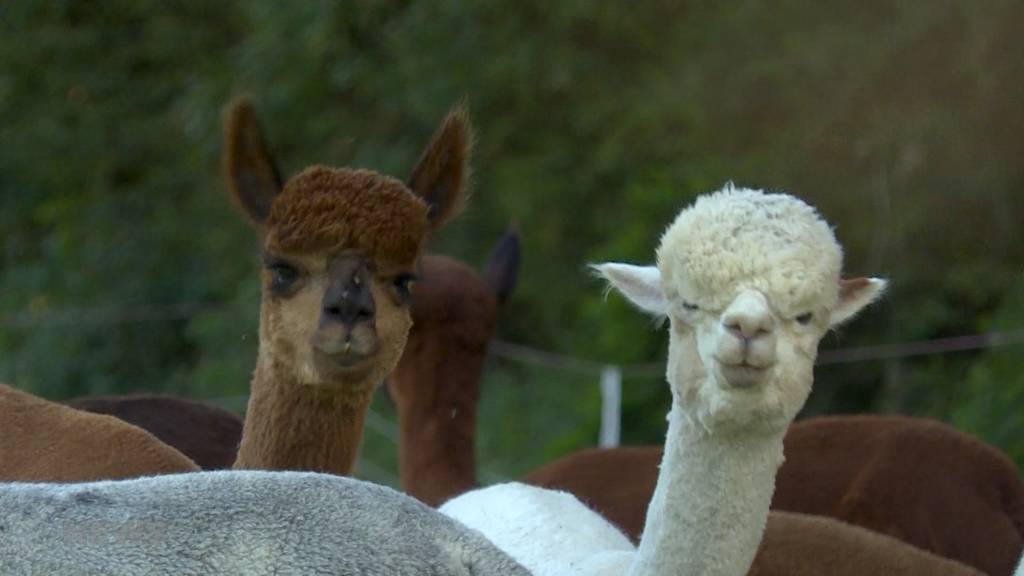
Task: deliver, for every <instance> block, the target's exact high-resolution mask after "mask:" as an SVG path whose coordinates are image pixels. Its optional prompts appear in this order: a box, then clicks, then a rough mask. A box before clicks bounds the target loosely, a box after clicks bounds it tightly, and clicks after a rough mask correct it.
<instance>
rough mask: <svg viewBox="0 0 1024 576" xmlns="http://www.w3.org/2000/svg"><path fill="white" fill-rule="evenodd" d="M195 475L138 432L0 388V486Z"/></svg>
mask: <svg viewBox="0 0 1024 576" xmlns="http://www.w3.org/2000/svg"><path fill="white" fill-rule="evenodd" d="M198 469H199V468H198V467H197V466H196V465H195V463H193V462H192V461H191V460H189V459H188V458H186V457H185V456H184V455H183V454H182V453H180V452H178V451H177V450H175V449H174V448H171V447H170V446H167V445H166V444H164V443H163V442H161V441H159V440H157V439H156V438H154V437H153V436H152V435H150V434H149V433H148V432H146V431H145V430H142V429H140V428H138V427H136V426H132V425H131V424H127V423H125V422H122V421H120V420H118V419H117V418H114V417H112V416H103V415H99V414H90V413H88V412H82V411H79V410H75V409H74V408H68V407H67V406H64V405H62V404H57V403H55V402H50V401H47V400H44V399H42V398H39V397H37V396H33V395H31V394H28V393H26V392H22V391H20V390H16V389H14V388H11V387H9V386H4V385H2V384H0V481H5V482H14V481H23V482H28V481H32V482H88V481H93V480H116V479H123V478H136V477H139V476H148V475H152V474H170V473H174V472H191V471H194V470H198Z"/></svg>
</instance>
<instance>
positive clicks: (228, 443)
mask: <svg viewBox="0 0 1024 576" xmlns="http://www.w3.org/2000/svg"><path fill="white" fill-rule="evenodd" d="M68 405H69V406H71V407H72V408H75V409H77V410H83V411H85V412H92V413H95V414H107V415H109V416H114V417H116V418H118V419H120V420H123V421H125V422H128V423H129V424H133V425H135V426H138V427H139V428H142V429H143V430H145V431H147V432H149V433H150V434H152V435H154V436H156V437H157V439H159V440H160V441H161V442H164V443H165V444H167V445H169V446H171V447H172V448H175V449H177V450H178V451H180V452H181V453H182V454H184V455H185V456H187V457H189V458H190V459H191V460H192V461H193V462H195V463H196V464H198V465H199V467H200V468H202V469H203V470H221V469H225V468H230V467H231V464H232V463H233V462H234V461H235V456H236V454H237V453H238V443H239V441H240V440H241V438H242V419H241V418H239V417H238V416H237V415H235V414H234V413H232V412H228V411H227V410H224V409H221V408H217V407H216V406H210V405H208V404H203V403H202V402H196V401H194V400H186V399H184V398H176V397H174V396H164V395H157V394H134V395H129V396H90V397H86V398H77V399H75V400H71V401H70V402H68Z"/></svg>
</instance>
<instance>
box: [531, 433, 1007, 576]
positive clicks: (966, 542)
mask: <svg viewBox="0 0 1024 576" xmlns="http://www.w3.org/2000/svg"><path fill="white" fill-rule="evenodd" d="M784 444H785V448H786V461H785V463H784V464H783V465H782V467H781V468H779V473H778V477H777V479H776V489H775V495H774V497H773V499H772V509H775V510H788V511H793V512H803V513H807V514H819V515H823V516H831V517H834V518H837V519H839V520H843V521H845V522H850V523H851V524H855V525H858V526H863V527H865V528H869V529H871V530H872V531H875V532H879V533H881V534H886V535H889V536H893V537H895V538H898V539H900V540H903V541H904V542H908V543H910V544H913V545H914V546H916V547H918V548H920V549H922V550H925V551H929V552H932V553H935V554H938V555H941V556H944V557H947V558H951V559H954V560H957V561H959V562H962V563H963V564H966V565H969V566H973V567H975V568H978V569H979V570H981V571H983V572H985V573H986V574H991V575H993V576H1010V574H1012V571H1013V567H1014V564H1015V562H1016V561H1017V559H1018V557H1019V556H1020V553H1021V549H1022V548H1024V481H1022V480H1021V477H1020V474H1019V472H1018V471H1017V467H1016V466H1015V465H1014V464H1013V463H1012V462H1011V461H1010V460H1009V459H1008V458H1007V457H1006V456H1004V455H1003V454H1002V453H1000V452H999V451H998V450H996V449H994V448H992V447H990V446H988V445H986V444H984V443H982V442H980V441H978V440H976V439H974V438H972V437H970V436H967V435H966V434H963V433H961V432H958V431H957V430H955V429H954V428H952V427H950V426H948V425H946V424H942V423H940V422H935V421H932V420H928V419H923V418H910V417H906V416H884V415H858V416H827V417H819V418H812V419H808V420H804V421H800V422H796V423H795V424H793V426H791V427H790V429H789V431H788V432H787V433H786V437H785V441H784ZM661 459H662V450H661V448H658V447H654V446H645V447H622V448H614V449H591V450H583V451H580V452H577V453H574V454H570V455H568V456H565V457H563V458H560V459H559V460H556V461H554V462H551V463H549V464H546V465H545V466H543V467H541V468H539V469H537V470H534V471H532V472H531V473H530V474H528V475H527V476H526V477H525V478H524V480H525V481H526V482H528V483H530V484H536V485H539V486H544V487H547V488H553V489H558V490H565V491H568V492H571V493H572V494H574V495H575V496H576V497H578V498H580V499H581V500H582V501H583V502H585V503H586V504H587V505H589V506H592V507H593V508H594V509H595V510H597V511H598V512H600V513H601V515H602V516H604V517H605V518H606V519H608V520H609V521H611V522H612V523H613V524H615V525H616V526H618V527H619V528H620V529H622V530H623V531H625V533H626V534H627V535H628V536H629V537H630V538H631V539H633V540H634V541H636V540H639V538H640V534H641V532H642V530H643V526H644V516H645V513H646V509H647V503H648V502H650V500H651V494H652V493H653V492H654V486H655V483H656V481H657V478H658V462H660V461H661ZM622 470H629V471H630V475H629V477H628V478H623V477H622Z"/></svg>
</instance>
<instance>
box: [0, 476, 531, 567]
mask: <svg viewBox="0 0 1024 576" xmlns="http://www.w3.org/2000/svg"><path fill="white" fill-rule="evenodd" d="M0 532H2V534H3V536H2V537H0V573H3V574H5V575H9V576H28V575H31V574H49V575H52V576H72V575H75V576H77V575H80V574H106V575H111V576H135V575H143V574H145V575H147V576H149V575H171V574H174V575H179V574H192V575H198V574H251V575H253V576H260V575H266V576H270V575H272V574H324V575H328V574H335V575H338V576H352V575H369V574H389V575H394V576H414V575H415V576H418V575H423V576H440V575H452V576H469V575H471V574H472V575H481V576H484V575H490V576H506V575H507V576H529V573H528V572H527V571H526V570H525V569H524V568H523V567H522V566H519V565H518V564H516V563H515V561H513V560H512V559H511V558H509V557H508V556H507V555H506V554H504V553H503V552H501V551H500V550H499V549H498V548H496V547H495V546H494V545H493V544H491V543H490V542H488V541H487V540H486V539H485V538H483V537H482V536H481V535H480V534H478V533H476V532H475V531H473V530H469V529H467V528H466V527H464V526H462V525H461V524H459V523H458V522H455V521H453V520H451V519H449V518H447V517H445V516H444V515H442V514H440V513H439V512H437V511H436V510H433V509H431V508H428V507H427V506H425V505H423V504H421V503H419V502H417V501H416V500H414V499H413V498H410V497H408V496H406V495H404V494H400V493H398V492H396V491H394V490H391V489H390V488H385V487H383V486H377V485H374V484H370V483H367V482H362V481H359V480H353V479H351V478H342V477H339V476H332V475H328V474H316V473H309V472H263V471H219V472H197V473H192V474H174V475H167V476H155V477H150V478H142V479H137V480H124V481H113V482H111V481H108V482H96V483H88V484H20V483H13V484H0Z"/></svg>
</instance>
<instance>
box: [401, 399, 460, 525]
mask: <svg viewBox="0 0 1024 576" xmlns="http://www.w3.org/2000/svg"><path fill="white" fill-rule="evenodd" d="M422 408H423V407H417V406H412V407H403V408H400V409H399V415H398V421H399V425H400V426H401V443H400V444H399V470H400V474H401V480H402V488H403V489H404V490H405V491H406V492H408V493H409V494H410V495H412V496H414V497H416V498H418V499H419V500H421V501H422V502H424V503H425V504H428V505H430V506H438V505H440V504H442V503H443V502H445V501H446V500H448V499H449V498H452V497H454V496H457V495H459V494H461V493H463V492H466V491H469V490H471V489H473V488H474V487H475V486H476V459H475V455H474V453H473V448H474V437H473V429H474V426H475V424H476V416H475V407H472V406H469V407H467V406H461V405H459V404H452V405H451V406H443V407H438V409H432V410H428V409H422Z"/></svg>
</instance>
